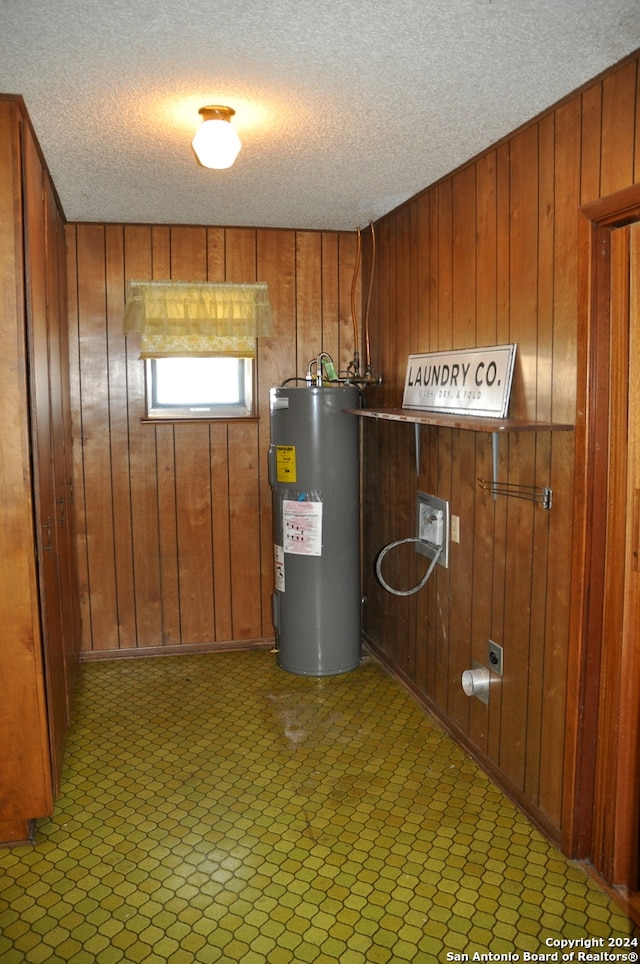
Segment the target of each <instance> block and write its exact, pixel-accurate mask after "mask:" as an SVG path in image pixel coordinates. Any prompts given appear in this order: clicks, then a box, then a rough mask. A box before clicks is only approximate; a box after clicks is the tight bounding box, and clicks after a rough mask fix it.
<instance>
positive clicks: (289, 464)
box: [276, 445, 296, 482]
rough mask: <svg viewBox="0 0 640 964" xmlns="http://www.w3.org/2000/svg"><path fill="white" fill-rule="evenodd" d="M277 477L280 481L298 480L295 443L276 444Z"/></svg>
mask: <svg viewBox="0 0 640 964" xmlns="http://www.w3.org/2000/svg"><path fill="white" fill-rule="evenodd" d="M276 479H277V481H278V482H295V481H296V447H295V445H276Z"/></svg>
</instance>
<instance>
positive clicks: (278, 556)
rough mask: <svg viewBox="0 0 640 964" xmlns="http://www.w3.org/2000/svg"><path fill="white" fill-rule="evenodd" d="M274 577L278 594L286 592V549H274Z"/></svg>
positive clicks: (278, 547)
mask: <svg viewBox="0 0 640 964" xmlns="http://www.w3.org/2000/svg"><path fill="white" fill-rule="evenodd" d="M273 575H274V584H275V587H276V589H277V590H278V592H284V549H283V548H282V546H274V547H273Z"/></svg>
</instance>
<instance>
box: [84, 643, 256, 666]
mask: <svg viewBox="0 0 640 964" xmlns="http://www.w3.org/2000/svg"><path fill="white" fill-rule="evenodd" d="M274 646H275V639H274V637H263V638H260V639H240V640H234V639H231V640H227V641H225V642H215V643H214V642H211V643H184V644H182V645H178V646H137V647H134V648H131V649H97V650H91V652H88V651H87V652H81V653H79V654H78V659H79V661H80V662H81V663H92V662H96V661H97V660H105V659H147V658H149V657H151V656H193V655H194V654H197V653H237V652H244V651H247V652H248V651H250V650H255V649H269V650H271V649H273V648H274Z"/></svg>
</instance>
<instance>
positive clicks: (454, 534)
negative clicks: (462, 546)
mask: <svg viewBox="0 0 640 964" xmlns="http://www.w3.org/2000/svg"><path fill="white" fill-rule="evenodd" d="M451 541H452V542H460V516H459V515H452V516H451Z"/></svg>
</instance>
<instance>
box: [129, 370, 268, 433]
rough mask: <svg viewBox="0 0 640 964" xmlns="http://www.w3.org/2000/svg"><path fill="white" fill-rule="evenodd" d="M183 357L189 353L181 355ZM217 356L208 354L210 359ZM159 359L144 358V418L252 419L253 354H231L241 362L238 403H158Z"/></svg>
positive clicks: (183, 419) (168, 419)
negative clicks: (156, 381)
mask: <svg viewBox="0 0 640 964" xmlns="http://www.w3.org/2000/svg"><path fill="white" fill-rule="evenodd" d="M179 357H180V358H184V359H185V360H186V359H187V358H188V357H189V356H188V355H181V356H179ZM215 357H216V356H211V358H212V360H213V359H214V358H215ZM163 360H164V359H162V358H145V359H144V363H145V365H144V371H145V418H146V420H148V421H153V422H167V421H172V422H180V421H193V420H194V419H195V420H198V421H201V420H202V421H216V420H220V419H233V420H236V419H241V418H255V417H256V411H255V396H256V393H255V377H256V359H255V357H247V356H240V355H238V356H234V360H235V361H237V362H238V363H243V364H244V378H243V387H244V394H243V397H242V399H241V401H240V402H232V403H228V404H212V405H190V404H189V403H188V402H186V403H185V404H183V405H158V404H157V402H156V399H155V377H154V376H155V365H156V363H157V362H162V361H163Z"/></svg>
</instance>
